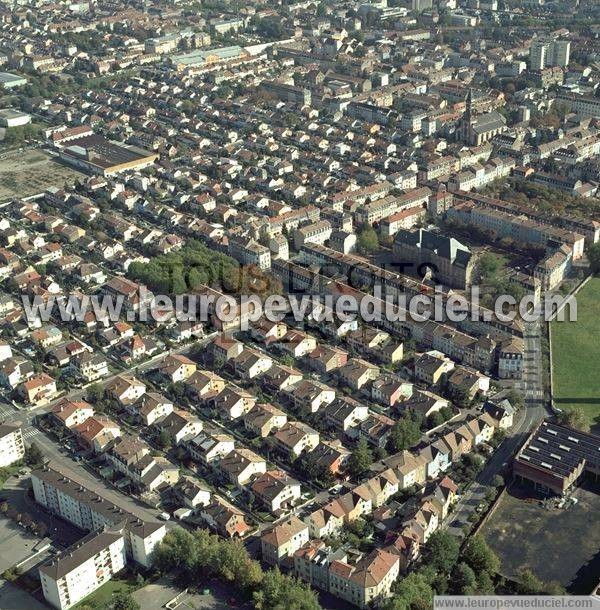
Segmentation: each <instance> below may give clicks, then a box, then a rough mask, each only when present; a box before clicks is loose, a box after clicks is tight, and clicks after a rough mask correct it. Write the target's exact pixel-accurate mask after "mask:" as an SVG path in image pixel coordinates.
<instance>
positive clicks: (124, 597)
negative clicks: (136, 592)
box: [112, 591, 141, 610]
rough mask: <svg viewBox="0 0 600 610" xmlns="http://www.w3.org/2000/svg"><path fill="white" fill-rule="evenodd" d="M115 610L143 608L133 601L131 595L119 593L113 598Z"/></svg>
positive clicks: (139, 609)
mask: <svg viewBox="0 0 600 610" xmlns="http://www.w3.org/2000/svg"><path fill="white" fill-rule="evenodd" d="M112 607H113V610H141V606H140V605H139V604H138V603H137V602H136V601H135V599H133V597H132V596H131V594H130V593H126V592H125V591H118V592H117V593H116V594H115V596H114V597H113V604H112Z"/></svg>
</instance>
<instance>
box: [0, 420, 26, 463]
mask: <svg viewBox="0 0 600 610" xmlns="http://www.w3.org/2000/svg"><path fill="white" fill-rule="evenodd" d="M24 456H25V444H24V443H23V435H22V434H21V424H19V423H15V424H2V425H0V468H5V467H6V466H10V465H11V464H14V463H15V462H18V461H19V460H22V459H23V457H24Z"/></svg>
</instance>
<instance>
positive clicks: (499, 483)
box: [492, 474, 504, 488]
mask: <svg viewBox="0 0 600 610" xmlns="http://www.w3.org/2000/svg"><path fill="white" fill-rule="evenodd" d="M492 485H493V486H494V487H496V488H498V487H503V486H504V478H503V477H502V476H501V475H499V474H495V475H494V476H493V478H492Z"/></svg>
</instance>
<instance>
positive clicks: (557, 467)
mask: <svg viewBox="0 0 600 610" xmlns="http://www.w3.org/2000/svg"><path fill="white" fill-rule="evenodd" d="M517 460H518V461H520V462H522V463H524V464H531V465H533V466H535V467H536V468H538V469H540V470H545V471H546V472H549V473H551V474H552V475H554V476H558V477H565V478H566V477H569V476H571V474H572V473H573V472H574V471H575V470H576V469H577V468H578V467H579V465H580V464H581V463H582V462H585V463H586V464H589V465H590V466H592V467H593V468H594V469H599V468H600V436H595V435H593V434H587V433H585V432H580V431H579V430H574V429H573V428H567V427H565V426H559V425H557V424H552V423H550V422H547V421H543V422H542V423H541V424H540V426H539V427H538V429H537V430H536V431H535V432H534V433H533V434H532V435H531V436H530V437H529V440H528V441H527V444H526V445H525V446H524V447H523V449H522V450H521V452H520V453H519V455H518V456H517Z"/></svg>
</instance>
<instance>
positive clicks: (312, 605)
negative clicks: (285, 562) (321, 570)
mask: <svg viewBox="0 0 600 610" xmlns="http://www.w3.org/2000/svg"><path fill="white" fill-rule="evenodd" d="M252 601H253V602H254V606H255V607H256V608H257V610H320V608H321V606H320V605H319V602H318V601H317V597H316V595H315V593H314V591H312V590H311V589H310V587H309V586H308V585H306V584H304V583H302V582H301V581H299V580H298V579H296V578H291V577H289V576H285V575H284V574H282V573H281V572H280V571H279V569H278V568H275V569H274V570H269V571H268V572H266V574H265V577H264V579H263V581H262V583H261V587H260V589H259V590H257V591H255V592H254V594H253V596H252Z"/></svg>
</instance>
